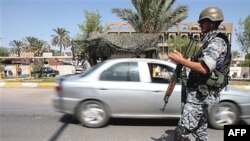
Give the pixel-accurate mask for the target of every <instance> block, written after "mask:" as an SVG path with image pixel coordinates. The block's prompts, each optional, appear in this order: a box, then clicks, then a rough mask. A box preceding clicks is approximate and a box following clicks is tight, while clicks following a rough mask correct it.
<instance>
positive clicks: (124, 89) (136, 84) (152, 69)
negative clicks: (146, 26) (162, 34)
mask: <svg viewBox="0 0 250 141" xmlns="http://www.w3.org/2000/svg"><path fill="white" fill-rule="evenodd" d="M175 67H176V65H175V64H174V63H172V62H169V61H162V60H157V59H142V58H127V59H111V60H106V61H103V62H101V63H99V64H97V65H96V66H93V67H92V68H91V69H89V70H87V71H86V72H84V73H82V74H78V75H72V76H63V77H61V78H60V79H59V80H58V82H57V85H56V87H55V89H56V93H57V94H56V95H55V97H54V98H53V104H54V107H55V109H56V110H57V111H59V112H63V113H68V114H72V115H75V116H76V117H77V119H78V120H79V121H80V122H81V124H82V125H84V126H86V127H92V128H96V127H102V126H105V125H106V124H107V123H108V121H109V119H110V118H180V115H181V85H180V84H177V85H176V87H175V88H174V91H173V94H172V95H171V97H170V99H169V102H168V104H167V106H166V109H165V111H164V112H162V111H161V110H160V109H161V108H162V107H163V105H164V101H163V98H164V94H165V92H166V89H167V87H168V83H169V79H170V77H171V75H172V74H173V72H174V70H175ZM249 109H250V95H249V94H247V93H244V92H243V91H240V90H239V89H236V88H234V87H232V86H228V90H227V91H222V93H221V99H220V103H219V104H217V105H215V106H211V107H209V123H210V126H211V127H213V128H216V129H223V126H224V125H231V124H237V123H238V121H239V119H240V118H247V117H250V110H249Z"/></svg>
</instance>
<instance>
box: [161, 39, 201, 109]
mask: <svg viewBox="0 0 250 141" xmlns="http://www.w3.org/2000/svg"><path fill="white" fill-rule="evenodd" d="M194 41H198V40H197V39H194V38H193V37H191V38H190V41H189V44H188V47H187V49H186V50H185V53H184V55H183V57H184V58H185V59H187V58H188V55H189V53H190V51H191V47H192V46H193V43H194ZM182 68H183V65H181V64H177V66H176V68H175V71H174V74H173V75H172V76H171V80H170V83H169V85H168V88H167V91H166V93H165V96H164V99H163V100H164V102H165V103H164V106H163V108H162V109H161V111H162V112H163V111H164V110H165V107H166V105H167V103H168V99H169V97H170V96H171V94H172V93H173V90H174V88H175V85H176V83H177V81H178V78H180V73H181V71H182Z"/></svg>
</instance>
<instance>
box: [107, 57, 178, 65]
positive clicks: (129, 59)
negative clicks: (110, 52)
mask: <svg viewBox="0 0 250 141" xmlns="http://www.w3.org/2000/svg"><path fill="white" fill-rule="evenodd" d="M105 61H107V62H110V61H112V62H123V61H135V62H138V61H141V62H148V63H161V64H166V65H169V66H172V67H175V66H176V64H175V63H173V62H171V61H170V60H160V59H152V58H113V59H109V60H105Z"/></svg>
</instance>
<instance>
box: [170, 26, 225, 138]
mask: <svg viewBox="0 0 250 141" xmlns="http://www.w3.org/2000/svg"><path fill="white" fill-rule="evenodd" d="M202 43H203V46H202V47H201V49H202V50H201V52H200V55H198V57H197V59H198V60H196V61H199V62H201V63H203V64H205V65H206V66H207V68H208V69H209V71H210V72H211V71H212V70H214V69H218V68H219V67H221V65H223V61H224V59H225V57H226V52H227V44H226V42H225V40H224V39H222V38H220V37H216V31H210V32H208V33H207V34H206V35H205V37H204V38H203V40H202ZM193 74H197V72H195V71H192V70H191V72H190V73H189V78H188V81H187V89H186V93H187V99H186V104H185V105H184V108H183V113H182V116H181V118H180V121H179V123H178V126H177V127H176V130H175V131H176V132H175V133H176V134H175V140H176V141H182V140H186V139H187V135H188V134H190V133H191V134H192V135H193V136H194V137H195V138H196V140H197V141H207V140H208V134H207V124H208V123H207V119H208V106H209V105H211V104H216V103H218V101H219V92H220V89H209V90H205V91H204V89H207V87H206V84H201V83H199V82H201V81H200V79H202V78H203V75H202V74H197V75H196V76H195V77H192V75H193ZM191 77H192V78H191Z"/></svg>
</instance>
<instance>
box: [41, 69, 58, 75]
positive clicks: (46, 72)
mask: <svg viewBox="0 0 250 141" xmlns="http://www.w3.org/2000/svg"><path fill="white" fill-rule="evenodd" d="M41 73H42V76H47V77H51V76H52V77H55V76H56V75H58V74H59V71H58V70H55V69H53V68H51V67H43V68H41Z"/></svg>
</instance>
